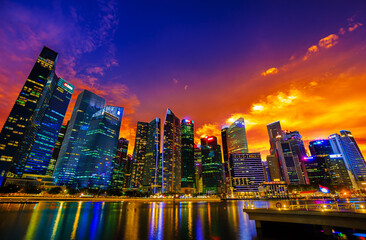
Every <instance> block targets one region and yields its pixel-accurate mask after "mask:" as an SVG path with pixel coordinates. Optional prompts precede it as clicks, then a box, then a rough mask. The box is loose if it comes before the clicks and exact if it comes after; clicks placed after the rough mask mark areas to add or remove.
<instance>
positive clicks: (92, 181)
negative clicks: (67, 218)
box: [75, 106, 123, 190]
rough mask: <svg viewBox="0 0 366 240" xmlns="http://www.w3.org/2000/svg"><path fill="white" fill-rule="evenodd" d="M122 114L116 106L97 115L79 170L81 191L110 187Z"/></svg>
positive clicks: (87, 135) (94, 117)
mask: <svg viewBox="0 0 366 240" xmlns="http://www.w3.org/2000/svg"><path fill="white" fill-rule="evenodd" d="M122 115H123V108H121V107H115V106H106V107H105V108H103V109H101V110H99V111H98V112H96V113H94V114H93V116H92V119H91V121H90V124H89V128H88V131H87V133H86V138H85V144H84V146H83V149H82V152H81V156H80V160H79V164H78V167H77V171H76V176H75V181H76V184H77V188H79V189H83V188H89V189H101V190H106V189H108V188H110V186H111V183H112V176H113V167H114V158H115V155H116V152H117V144H118V137H119V131H120V128H121V122H122Z"/></svg>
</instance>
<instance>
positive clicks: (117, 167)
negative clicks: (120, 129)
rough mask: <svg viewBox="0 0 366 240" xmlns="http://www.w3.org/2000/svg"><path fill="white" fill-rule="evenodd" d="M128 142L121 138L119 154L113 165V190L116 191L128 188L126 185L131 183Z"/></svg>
mask: <svg viewBox="0 0 366 240" xmlns="http://www.w3.org/2000/svg"><path fill="white" fill-rule="evenodd" d="M127 151H128V140H127V139H125V138H120V139H119V140H118V143H117V152H116V156H115V158H114V163H113V174H112V183H111V188H112V189H115V190H123V189H124V188H126V186H125V183H126V182H128V181H129V179H128V178H129V176H130V173H129V172H128V170H129V166H128V165H129V161H128V156H127ZM127 188H128V187H127Z"/></svg>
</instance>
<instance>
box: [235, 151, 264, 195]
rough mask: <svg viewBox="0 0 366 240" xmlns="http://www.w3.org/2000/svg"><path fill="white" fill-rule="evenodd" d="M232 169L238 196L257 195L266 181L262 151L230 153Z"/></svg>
mask: <svg viewBox="0 0 366 240" xmlns="http://www.w3.org/2000/svg"><path fill="white" fill-rule="evenodd" d="M230 171H231V178H232V186H233V190H234V192H235V194H236V195H237V196H256V195H257V192H258V187H259V184H261V183H263V182H264V181H265V178H264V171H263V165H262V159H261V155H260V153H247V154H238V153H234V154H230Z"/></svg>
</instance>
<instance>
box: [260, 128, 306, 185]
mask: <svg viewBox="0 0 366 240" xmlns="http://www.w3.org/2000/svg"><path fill="white" fill-rule="evenodd" d="M267 130H268V134H269V139H270V143H271V150H270V152H271V155H270V157H269V158H267V159H268V160H270V162H269V163H268V166H269V169H270V173H271V175H272V172H273V175H274V176H276V175H277V176H278V172H276V170H277V169H280V170H281V173H280V174H281V178H282V179H283V180H284V181H286V183H287V184H295V185H296V184H309V179H308V176H307V172H306V168H305V165H304V162H303V161H304V158H305V157H307V155H306V151H305V147H304V143H303V141H302V139H301V135H300V134H299V132H297V131H293V132H288V131H282V130H281V125H280V122H274V123H271V124H268V125H267ZM273 156H275V158H276V159H274V158H273ZM277 164H278V165H277ZM271 178H272V179H273V177H272V176H271Z"/></svg>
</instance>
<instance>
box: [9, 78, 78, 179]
mask: <svg viewBox="0 0 366 240" xmlns="http://www.w3.org/2000/svg"><path fill="white" fill-rule="evenodd" d="M73 91H74V87H73V86H72V85H71V84H69V83H68V82H66V81H65V80H63V79H62V78H58V77H57V76H56V75H53V77H52V78H50V79H49V80H48V82H47V83H46V86H45V89H44V92H43V94H42V97H41V99H40V100H39V101H38V105H37V107H36V109H35V111H34V113H33V116H32V117H31V118H30V120H29V122H28V126H27V129H26V131H25V132H24V137H23V140H22V141H21V144H20V146H19V147H18V149H17V153H16V154H15V156H14V161H13V167H12V168H11V171H12V172H13V173H14V174H15V175H17V176H19V177H26V176H36V177H41V176H45V175H46V172H47V169H48V165H49V163H50V160H51V157H52V153H53V150H54V147H55V144H56V141H57V138H58V133H59V131H60V129H61V125H62V122H63V120H64V117H65V113H66V110H67V107H68V106H69V102H70V99H71V96H72V93H73Z"/></svg>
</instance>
